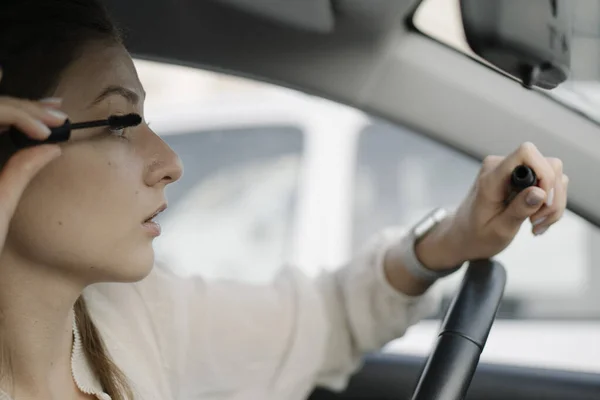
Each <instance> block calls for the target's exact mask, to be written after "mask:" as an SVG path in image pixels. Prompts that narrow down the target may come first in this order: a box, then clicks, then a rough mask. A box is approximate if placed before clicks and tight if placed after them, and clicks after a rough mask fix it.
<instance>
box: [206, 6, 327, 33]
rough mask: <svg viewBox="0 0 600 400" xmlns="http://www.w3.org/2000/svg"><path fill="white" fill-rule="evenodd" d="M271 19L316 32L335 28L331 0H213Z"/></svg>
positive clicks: (324, 31)
mask: <svg viewBox="0 0 600 400" xmlns="http://www.w3.org/2000/svg"><path fill="white" fill-rule="evenodd" d="M213 1H214V2H215V3H221V4H225V5H230V6H232V7H235V8H237V9H239V10H243V11H246V12H248V13H251V14H254V15H256V16H259V17H262V18H266V19H269V20H271V21H274V22H277V23H280V24H284V25H287V26H293V27H294V28H297V29H302V30H305V31H311V32H316V33H329V32H332V31H333V28H334V22H335V19H334V12H333V5H332V2H331V0H213Z"/></svg>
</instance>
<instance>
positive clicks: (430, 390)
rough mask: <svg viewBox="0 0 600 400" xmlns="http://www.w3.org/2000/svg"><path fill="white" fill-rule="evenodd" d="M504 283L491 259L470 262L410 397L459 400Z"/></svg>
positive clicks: (499, 268)
mask: <svg viewBox="0 0 600 400" xmlns="http://www.w3.org/2000/svg"><path fill="white" fill-rule="evenodd" d="M505 285H506V270H505V269H504V267H503V266H502V265H501V264H500V263H498V262H497V261H494V260H478V261H472V262H470V263H469V266H468V269H467V271H466V274H465V277H464V279H463V281H462V284H461V287H460V289H459V290H458V293H457V294H456V296H455V297H454V300H453V301H452V303H451V304H450V307H449V308H448V312H447V313H446V316H445V317H444V320H443V322H442V325H441V329H440V334H439V336H438V339H437V343H436V345H435V348H434V349H433V351H432V353H431V354H430V355H429V358H428V360H427V363H426V364H425V367H424V369H423V371H422V373H421V376H420V378H419V381H418V383H417V387H416V389H415V391H414V393H413V396H412V400H462V399H464V397H465V395H466V393H467V390H468V389H469V385H470V384H471V380H472V379H473V374H474V373H475V369H476V368H477V364H478V363H479V356H480V355H481V352H482V351H483V348H484V346H485V342H486V341H487V338H488V335H489V333H490V329H491V328H492V324H493V323H494V318H495V317H496V313H497V312H498V308H499V306H500V301H501V300H502V296H503V295H504V287H505Z"/></svg>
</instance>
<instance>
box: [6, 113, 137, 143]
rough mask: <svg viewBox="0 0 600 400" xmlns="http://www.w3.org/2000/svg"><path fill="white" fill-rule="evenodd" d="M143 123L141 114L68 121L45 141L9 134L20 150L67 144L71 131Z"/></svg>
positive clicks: (53, 130) (119, 127) (13, 130)
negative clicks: (49, 144) (36, 146)
mask: <svg viewBox="0 0 600 400" xmlns="http://www.w3.org/2000/svg"><path fill="white" fill-rule="evenodd" d="M141 122H142V117H141V116H140V115H139V114H135V113H132V114H126V115H111V116H110V117H108V118H107V119H99V120H95V121H86V122H76V123H71V121H69V120H68V119H67V120H66V121H65V123H64V124H63V125H61V126H58V127H56V128H50V131H51V132H52V133H51V134H50V136H48V138H47V139H45V140H36V139H32V138H30V137H29V136H27V135H25V134H24V133H23V132H21V131H19V130H17V129H16V128H11V129H10V131H9V132H8V134H9V136H10V138H11V140H12V141H13V143H14V144H15V146H16V147H18V148H24V147H30V146H35V145H40V144H48V143H60V142H66V141H67V140H69V139H70V138H71V131H73V130H75V129H87V128H96V127H100V126H108V127H110V129H113V130H119V129H123V128H128V127H131V126H137V125H139V124H140V123H141Z"/></svg>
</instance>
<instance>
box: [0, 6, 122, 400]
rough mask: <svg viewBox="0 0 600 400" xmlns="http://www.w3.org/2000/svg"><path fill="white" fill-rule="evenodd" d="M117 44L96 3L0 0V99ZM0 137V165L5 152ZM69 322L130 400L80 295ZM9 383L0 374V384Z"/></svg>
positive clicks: (39, 90)
mask: <svg viewBox="0 0 600 400" xmlns="http://www.w3.org/2000/svg"><path fill="white" fill-rule="evenodd" d="M94 41H102V42H106V43H107V44H120V43H121V35H120V33H119V31H118V29H117V28H116V27H115V24H114V23H113V22H112V21H111V19H110V18H109V16H108V14H107V12H106V10H105V9H104V7H103V6H102V5H101V4H100V2H99V0H0V68H2V73H3V78H2V81H0V96H12V97H18V98H26V99H33V100H35V99H41V98H43V97H47V96H49V95H51V94H52V93H53V92H54V90H55V89H56V86H57V85H58V83H59V80H60V77H61V74H62V73H63V71H64V70H65V69H66V67H67V66H68V65H69V64H70V63H71V62H73V61H74V60H75V59H76V58H77V57H78V56H79V55H80V54H81V52H82V51H83V50H84V48H85V46H86V45H87V44H89V43H90V42H94ZM11 147H12V146H9V144H8V143H6V135H1V137H0V158H1V159H0V165H2V164H3V163H4V162H5V161H6V158H7V157H9V156H10V155H11V154H10V152H11V151H7V149H8V148H11ZM75 318H76V324H77V327H78V329H79V331H80V333H81V339H82V345H83V348H84V350H85V354H86V356H87V358H88V360H89V361H90V364H91V365H92V368H93V369H94V372H95V373H96V376H97V377H98V379H99V381H100V383H101V384H102V386H103V389H104V391H105V392H106V393H107V394H108V395H110V396H111V397H112V399H113V400H127V399H132V398H133V395H132V392H131V388H130V386H129V384H128V382H127V379H126V377H125V376H124V375H123V373H122V372H121V370H120V369H119V368H118V367H117V366H116V365H115V364H114V362H113V361H112V360H111V359H110V357H109V354H108V352H107V350H106V347H105V345H104V342H103V340H102V338H101V337H100V333H99V332H98V329H97V328H96V326H95V325H94V323H93V321H92V319H91V317H90V315H89V312H88V309H87V307H86V304H85V300H84V299H83V297H79V299H78V300H77V302H76V303H75ZM1 345H2V343H1V338H0V347H1ZM8 350H9V349H6V348H0V373H2V374H4V375H6V374H9V373H10V371H9V369H10V356H9V354H10V351H8ZM4 379H10V377H7V376H0V380H4Z"/></svg>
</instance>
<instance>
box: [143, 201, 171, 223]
mask: <svg viewBox="0 0 600 400" xmlns="http://www.w3.org/2000/svg"><path fill="white" fill-rule="evenodd" d="M166 209H167V204H163V205H161V206H160V207H158V208H157V209H156V211H154V213H152V214H151V215H150V216H149V217H148V218H146V219H145V220H144V223H147V222H152V220H153V219H154V218H156V217H157V216H158V214H160V213H161V212H163V211H165V210H166Z"/></svg>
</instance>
